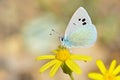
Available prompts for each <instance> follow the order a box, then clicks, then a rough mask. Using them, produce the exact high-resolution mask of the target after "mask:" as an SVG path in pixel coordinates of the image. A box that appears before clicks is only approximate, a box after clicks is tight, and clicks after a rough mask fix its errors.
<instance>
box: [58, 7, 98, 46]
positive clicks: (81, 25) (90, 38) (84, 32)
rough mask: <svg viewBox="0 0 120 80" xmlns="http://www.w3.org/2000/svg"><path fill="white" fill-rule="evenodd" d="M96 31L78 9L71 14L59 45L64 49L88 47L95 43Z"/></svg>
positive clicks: (83, 11) (88, 19)
mask: <svg viewBox="0 0 120 80" xmlns="http://www.w3.org/2000/svg"><path fill="white" fill-rule="evenodd" d="M96 39H97V31H96V28H95V26H94V25H93V24H92V21H91V19H90V17H89V15H88V13H87V11H86V10H85V9H84V8H83V7H80V8H78V9H77V10H76V12H75V13H74V14H73V16H72V18H71V20H70V22H69V24H68V26H67V28H66V31H65V34H64V36H63V37H60V41H61V44H62V45H63V46H65V47H68V48H71V47H89V46H91V45H93V44H94V43H95V42H96Z"/></svg>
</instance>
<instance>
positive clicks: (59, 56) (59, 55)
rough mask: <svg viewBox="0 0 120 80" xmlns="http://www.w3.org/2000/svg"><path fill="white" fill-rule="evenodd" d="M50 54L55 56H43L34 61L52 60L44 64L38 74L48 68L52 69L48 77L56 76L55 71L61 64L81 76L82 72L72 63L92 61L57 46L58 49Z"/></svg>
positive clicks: (87, 57)
mask: <svg viewBox="0 0 120 80" xmlns="http://www.w3.org/2000/svg"><path fill="white" fill-rule="evenodd" d="M52 52H53V53H55V55H43V56H38V57H37V58H36V60H46V59H51V60H52V61H50V62H48V63H46V64H45V65H43V66H42V67H41V68H40V70H39V72H44V71H45V70H47V69H48V68H50V67H52V69H51V71H50V74H49V75H50V77H53V76H54V75H55V74H56V72H57V70H58V69H59V68H60V67H61V65H62V64H66V65H67V66H68V68H69V69H70V71H72V72H75V73H76V74H81V72H82V71H81V69H80V68H79V66H78V65H77V64H76V63H75V62H74V60H81V61H89V60H92V58H91V57H89V56H83V55H75V54H72V53H70V51H69V50H68V49H67V48H65V47H63V46H59V47H58V49H56V50H53V51H52ZM68 73H69V72H68ZM66 74H67V73H66Z"/></svg>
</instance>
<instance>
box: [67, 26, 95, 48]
mask: <svg viewBox="0 0 120 80" xmlns="http://www.w3.org/2000/svg"><path fill="white" fill-rule="evenodd" d="M96 39H97V31H96V28H95V26H94V25H93V24H90V25H85V26H84V27H81V28H78V30H76V31H74V32H73V33H72V34H70V35H69V36H68V37H67V40H68V41H69V45H68V47H69V46H70V47H89V46H91V45H93V43H94V42H95V41H96Z"/></svg>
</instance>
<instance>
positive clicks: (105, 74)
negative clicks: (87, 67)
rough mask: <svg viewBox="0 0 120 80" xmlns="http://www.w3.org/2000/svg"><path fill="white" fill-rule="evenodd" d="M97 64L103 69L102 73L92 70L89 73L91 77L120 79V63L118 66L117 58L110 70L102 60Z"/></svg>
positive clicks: (96, 78)
mask: <svg viewBox="0 0 120 80" xmlns="http://www.w3.org/2000/svg"><path fill="white" fill-rule="evenodd" d="M96 64H97V66H98V68H99V70H100V71H101V74H100V73H95V72H92V73H89V74H88V77H89V78H91V79H93V80H120V74H119V73H120V65H118V66H117V67H116V60H113V61H112V63H111V65H110V68H109V69H108V70H107V69H106V67H105V65H104V64H103V62H102V61H101V60H97V61H96ZM115 67H116V68H115Z"/></svg>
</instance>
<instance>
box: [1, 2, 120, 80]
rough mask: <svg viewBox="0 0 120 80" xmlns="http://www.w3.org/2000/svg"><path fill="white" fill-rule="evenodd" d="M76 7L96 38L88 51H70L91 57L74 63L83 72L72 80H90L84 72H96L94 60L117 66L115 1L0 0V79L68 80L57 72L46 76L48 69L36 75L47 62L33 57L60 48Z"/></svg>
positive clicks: (119, 22)
mask: <svg viewBox="0 0 120 80" xmlns="http://www.w3.org/2000/svg"><path fill="white" fill-rule="evenodd" d="M80 6H83V7H84V8H85V9H86V10H87V11H88V13H89V15H90V16H91V19H92V21H93V23H94V24H95V26H96V28H97V31H98V39H97V42H96V43H95V45H94V46H92V47H90V48H77V49H76V48H74V49H71V50H72V51H73V52H74V53H77V54H84V55H89V56H92V57H93V60H92V61H90V62H87V63H85V62H80V61H79V62H77V63H78V64H79V65H80V67H81V69H82V71H83V72H82V74H81V75H76V74H74V73H73V75H74V77H75V80H81V79H82V80H90V79H88V77H87V73H89V72H91V71H97V72H99V71H98V68H97V67H96V65H95V60H97V59H102V60H103V61H104V63H105V65H106V66H107V67H108V66H109V64H110V62H111V61H112V60H113V59H116V60H117V62H118V64H120V1H119V0H109V1H108V0H0V80H70V78H69V76H68V75H66V74H64V73H63V72H62V70H61V69H59V71H58V72H57V74H56V75H55V77H53V78H50V77H49V75H48V74H49V71H50V70H47V71H45V72H44V73H39V68H40V67H41V66H42V65H43V64H44V63H45V62H47V61H35V58H36V57H37V56H39V55H43V54H50V52H51V50H53V49H55V48H57V46H58V45H60V41H59V36H60V35H63V34H64V32H65V29H66V27H67V24H68V22H69V20H70V18H71V16H72V15H73V13H74V12H75V11H76V9H77V8H79V7H80ZM52 29H54V30H55V31H56V33H53V32H52V31H51V30H52ZM50 34H52V35H50Z"/></svg>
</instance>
